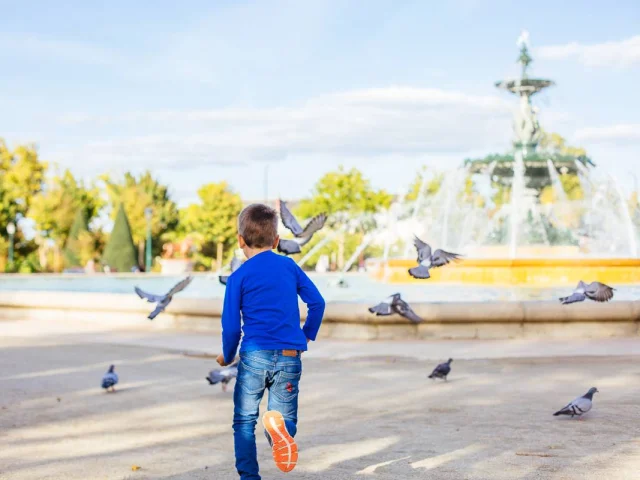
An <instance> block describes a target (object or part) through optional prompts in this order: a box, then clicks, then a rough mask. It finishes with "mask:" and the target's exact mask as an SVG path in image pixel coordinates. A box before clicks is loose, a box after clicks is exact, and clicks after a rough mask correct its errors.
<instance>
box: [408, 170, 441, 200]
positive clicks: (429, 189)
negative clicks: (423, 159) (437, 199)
mask: <svg viewBox="0 0 640 480" xmlns="http://www.w3.org/2000/svg"><path fill="white" fill-rule="evenodd" d="M427 174H428V171H427V168H426V167H423V168H422V169H421V170H419V171H418V173H417V174H416V178H415V180H414V181H413V183H412V184H411V186H410V187H409V192H408V193H407V195H406V196H405V200H406V201H408V202H415V201H416V200H417V199H418V193H419V192H420V188H421V187H422V182H423V181H424V178H425V176H426V175H427ZM443 180H444V175H443V174H441V173H439V174H436V175H433V176H432V178H431V179H430V180H428V181H427V185H426V187H425V188H426V191H425V194H426V195H427V196H431V195H435V194H436V193H438V191H439V190H440V187H441V186H442V181H443Z"/></svg>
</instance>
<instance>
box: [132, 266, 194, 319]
mask: <svg viewBox="0 0 640 480" xmlns="http://www.w3.org/2000/svg"><path fill="white" fill-rule="evenodd" d="M192 280H193V277H192V276H191V275H189V276H188V277H187V278H185V279H184V280H181V281H179V282H178V283H176V284H175V285H174V287H173V288H172V289H171V290H169V291H168V292H167V293H166V294H164V295H154V294H152V293H147V292H145V291H143V290H141V289H140V288H138V287H135V288H134V290H135V291H136V293H137V294H138V296H139V297H140V298H144V299H145V300H146V301H147V302H149V303H156V304H157V305H156V308H155V310H154V311H153V312H151V313H150V314H149V316H148V317H147V318H148V319H149V320H153V319H154V318H156V317H157V316H158V315H159V314H160V313H162V312H163V311H164V309H165V308H167V305H169V304H170V303H171V300H173V296H174V295H175V294H176V293H179V292H181V291H182V290H184V289H185V288H187V286H188V285H189V284H190V283H191V281H192Z"/></svg>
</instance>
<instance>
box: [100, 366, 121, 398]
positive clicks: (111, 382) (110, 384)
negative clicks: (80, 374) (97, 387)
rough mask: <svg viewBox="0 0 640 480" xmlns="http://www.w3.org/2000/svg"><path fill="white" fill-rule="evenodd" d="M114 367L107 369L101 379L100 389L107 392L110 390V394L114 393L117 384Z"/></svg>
mask: <svg viewBox="0 0 640 480" xmlns="http://www.w3.org/2000/svg"><path fill="white" fill-rule="evenodd" d="M114 368H115V367H114V366H113V365H111V366H110V367H109V371H108V372H107V373H105V374H104V376H103V377H102V388H104V389H105V390H106V391H107V392H108V391H109V389H111V391H112V392H115V391H116V387H115V385H116V383H118V374H117V373H116V372H114Z"/></svg>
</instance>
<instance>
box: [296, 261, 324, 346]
mask: <svg viewBox="0 0 640 480" xmlns="http://www.w3.org/2000/svg"><path fill="white" fill-rule="evenodd" d="M298 295H300V298H301V299H302V301H303V302H304V303H306V304H307V320H306V321H305V322H304V327H302V331H303V332H304V334H305V336H306V337H307V341H308V340H315V339H316V336H317V335H318V330H320V324H321V323H322V316H323V315H324V298H322V295H320V292H319V291H318V288H317V287H316V286H315V284H314V283H313V282H312V281H311V279H309V277H308V276H307V274H306V273H304V272H303V271H302V269H301V268H300V267H298Z"/></svg>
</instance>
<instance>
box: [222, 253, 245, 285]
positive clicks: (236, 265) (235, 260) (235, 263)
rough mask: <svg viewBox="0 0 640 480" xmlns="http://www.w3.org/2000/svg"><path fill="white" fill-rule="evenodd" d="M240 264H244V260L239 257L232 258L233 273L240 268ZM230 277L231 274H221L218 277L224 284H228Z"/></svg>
mask: <svg viewBox="0 0 640 480" xmlns="http://www.w3.org/2000/svg"><path fill="white" fill-rule="evenodd" d="M240 265H242V260H240V259H238V258H237V257H233V258H232V259H231V265H230V268H231V273H233V272H235V271H236V270H237V269H239V268H240ZM228 278H229V275H220V276H219V277H218V279H219V280H220V283H221V284H222V285H226V284H227V279H228Z"/></svg>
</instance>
